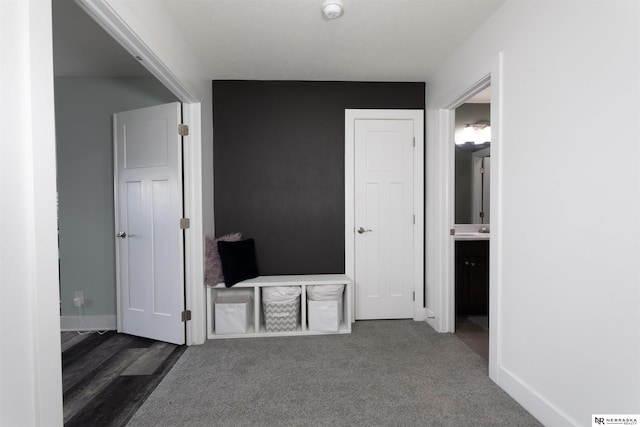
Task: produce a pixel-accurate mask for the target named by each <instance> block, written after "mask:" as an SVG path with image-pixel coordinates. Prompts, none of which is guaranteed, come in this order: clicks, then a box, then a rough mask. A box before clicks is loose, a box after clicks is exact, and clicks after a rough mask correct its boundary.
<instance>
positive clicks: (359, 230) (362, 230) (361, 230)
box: [358, 227, 373, 234]
mask: <svg viewBox="0 0 640 427" xmlns="http://www.w3.org/2000/svg"><path fill="white" fill-rule="evenodd" d="M369 231H373V230H369V229H368V228H367V229H366V230H365V229H364V228H362V227H360V228H358V233H360V234H362V233H367V232H369Z"/></svg>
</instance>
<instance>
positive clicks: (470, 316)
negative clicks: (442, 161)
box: [450, 81, 491, 361]
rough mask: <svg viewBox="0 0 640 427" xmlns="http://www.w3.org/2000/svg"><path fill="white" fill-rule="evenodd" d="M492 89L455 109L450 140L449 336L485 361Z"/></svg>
mask: <svg viewBox="0 0 640 427" xmlns="http://www.w3.org/2000/svg"><path fill="white" fill-rule="evenodd" d="M490 120H491V87H490V85H489V82H488V81H487V82H486V83H481V84H480V85H478V87H477V88H476V90H474V91H473V92H472V93H470V95H469V97H468V98H466V99H464V100H462V102H461V103H460V105H458V106H456V107H455V110H454V120H453V128H454V129H453V132H452V133H451V134H452V135H453V136H454V137H453V141H452V143H451V144H450V148H451V149H452V150H453V155H452V157H453V171H454V173H453V183H454V184H453V188H452V192H453V194H451V198H452V200H453V201H454V207H453V218H452V223H453V228H452V230H453V233H452V239H453V254H452V257H451V258H452V259H451V264H452V265H453V275H452V277H453V286H452V288H453V294H454V298H453V310H452V312H453V313H454V316H453V317H454V319H453V325H454V328H453V329H454V332H455V334H456V335H457V336H458V337H459V338H460V339H461V340H462V341H464V342H465V343H466V344H467V345H469V347H471V348H472V349H473V350H474V351H475V352H476V353H478V354H480V355H481V356H482V357H483V358H485V359H486V360H487V361H488V360H489V244H490V242H489V240H490V235H491V234H490V231H491V218H490V212H491V209H490V207H491V205H490V200H491V197H490V188H491V186H490V182H491V168H490V165H491V161H490V159H491V132H490V129H491V121H490Z"/></svg>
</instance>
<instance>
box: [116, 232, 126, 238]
mask: <svg viewBox="0 0 640 427" xmlns="http://www.w3.org/2000/svg"><path fill="white" fill-rule="evenodd" d="M116 237H120V238H121V239H124V238H125V237H127V233H125V232H124V231H121V232H119V233H118V234H116Z"/></svg>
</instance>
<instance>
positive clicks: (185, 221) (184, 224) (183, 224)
mask: <svg viewBox="0 0 640 427" xmlns="http://www.w3.org/2000/svg"><path fill="white" fill-rule="evenodd" d="M189 227H191V220H190V219H189V218H180V229H181V230H186V229H187V228H189Z"/></svg>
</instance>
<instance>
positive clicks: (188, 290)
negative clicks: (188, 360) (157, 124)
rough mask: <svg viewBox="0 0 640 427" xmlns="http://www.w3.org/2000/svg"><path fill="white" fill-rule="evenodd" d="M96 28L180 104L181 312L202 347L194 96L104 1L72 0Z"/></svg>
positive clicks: (189, 336)
mask: <svg viewBox="0 0 640 427" xmlns="http://www.w3.org/2000/svg"><path fill="white" fill-rule="evenodd" d="M76 2H77V3H78V4H79V5H80V7H82V9H84V10H85V12H87V14H89V16H91V17H92V18H93V19H94V20H95V21H96V23H97V24H98V25H100V26H101V27H102V28H103V29H104V30H105V31H107V33H109V34H110V35H111V36H112V37H113V38H114V39H115V40H116V41H117V42H118V43H120V44H121V45H122V47H123V48H124V49H126V50H127V52H129V53H130V54H131V55H132V56H134V57H140V58H142V61H141V64H142V65H143V66H144V67H145V68H147V70H149V72H151V74H152V75H153V76H154V77H155V78H157V79H158V80H159V81H160V82H161V83H162V84H163V85H165V86H166V87H167V88H168V89H169V90H170V91H171V92H172V93H173V94H174V95H176V97H177V98H178V99H179V100H180V101H181V102H182V103H183V106H182V108H183V110H182V111H183V114H184V116H183V120H184V121H185V122H186V123H187V124H188V125H189V133H190V134H189V136H188V137H187V139H186V140H188V141H189V142H188V144H187V145H188V147H186V149H185V153H184V158H185V160H184V172H185V173H184V185H185V187H184V195H185V215H188V217H189V218H190V220H191V225H190V228H189V230H188V232H187V233H186V236H187V237H186V241H185V269H186V271H185V309H186V310H191V321H190V322H187V330H186V343H187V345H191V344H202V343H204V342H205V340H206V325H205V323H206V320H205V317H206V311H205V310H206V308H205V295H204V286H203V283H204V266H203V248H204V245H203V237H202V235H203V222H202V162H201V150H202V129H201V116H200V111H201V105H200V103H199V101H200V100H199V99H198V96H197V95H196V94H195V93H194V92H193V91H191V90H190V89H188V87H187V84H186V83H185V82H183V81H182V80H180V79H179V78H178V77H177V76H176V75H175V74H174V73H173V72H172V71H171V69H170V68H169V67H168V66H167V65H166V64H165V63H164V62H162V60H161V59H160V58H158V56H157V55H156V54H155V53H154V52H153V51H152V50H151V49H150V48H149V47H148V46H147V44H146V43H145V42H144V41H143V40H142V39H141V38H140V37H138V35H137V34H136V33H135V32H134V31H133V30H132V29H131V28H130V27H129V26H128V25H127V24H126V23H125V22H124V21H123V20H122V18H120V16H119V15H118V14H117V13H116V12H115V11H114V9H113V8H112V7H111V5H109V4H108V3H107V1H106V0H76Z"/></svg>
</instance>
